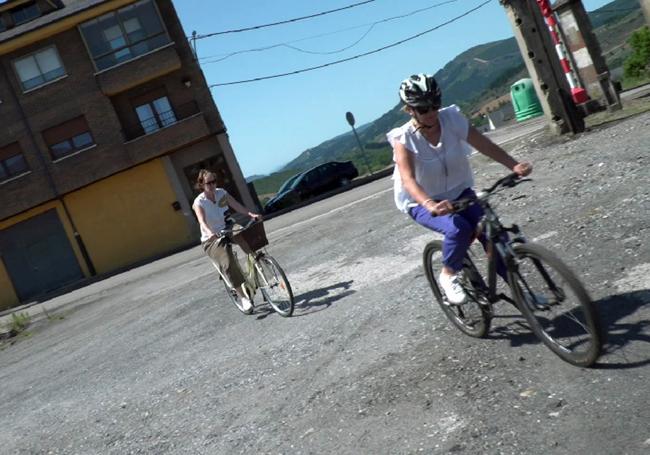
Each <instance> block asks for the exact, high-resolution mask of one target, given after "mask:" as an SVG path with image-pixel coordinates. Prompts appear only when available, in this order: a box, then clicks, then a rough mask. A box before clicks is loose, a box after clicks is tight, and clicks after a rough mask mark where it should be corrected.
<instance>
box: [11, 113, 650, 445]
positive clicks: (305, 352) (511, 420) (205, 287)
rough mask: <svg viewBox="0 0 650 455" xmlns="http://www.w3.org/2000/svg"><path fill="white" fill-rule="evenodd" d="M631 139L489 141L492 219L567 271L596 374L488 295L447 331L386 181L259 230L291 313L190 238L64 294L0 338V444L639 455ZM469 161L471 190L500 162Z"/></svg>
mask: <svg viewBox="0 0 650 455" xmlns="http://www.w3.org/2000/svg"><path fill="white" fill-rule="evenodd" d="M648 144H650V114H642V115H639V116H636V117H633V118H629V119H627V120H625V121H622V122H619V123H615V124H610V125H604V126H601V127H599V128H598V129H596V130H594V131H591V132H589V133H585V134H583V135H580V136H577V137H575V138H559V139H558V138H550V137H547V136H545V135H537V136H535V137H533V138H528V139H526V140H525V141H520V142H517V143H515V144H511V147H510V148H511V149H512V153H513V154H514V155H515V156H517V157H518V158H520V159H527V160H530V161H532V162H533V164H534V166H535V172H534V174H533V177H534V179H535V180H534V182H532V183H530V184H528V185H521V186H519V187H517V188H515V189H513V190H512V191H511V192H509V193H507V195H506V196H504V197H503V198H502V199H501V202H500V203H499V204H497V211H498V212H499V213H500V215H501V216H502V219H503V220H504V221H514V222H517V223H518V224H519V225H520V226H522V228H523V229H524V232H526V234H527V235H528V237H529V238H534V239H537V240H539V242H540V243H542V244H544V245H545V246H547V247H548V248H550V249H552V250H554V251H555V252H556V253H558V255H560V256H561V257H562V258H563V259H565V261H566V262H567V263H568V264H569V265H570V266H571V267H572V268H573V269H574V270H575V271H576V272H578V274H579V275H580V276H581V278H582V279H583V281H584V283H585V285H586V287H587V288H588V289H589V292H590V294H591V296H592V298H593V299H594V301H595V302H596V305H597V306H598V308H599V310H600V312H601V318H602V321H603V326H604V327H606V330H607V333H608V339H607V343H606V351H605V354H604V355H603V356H602V358H601V360H600V362H599V364H598V365H597V366H596V368H593V369H580V368H576V367H572V366H570V365H568V364H566V363H564V362H562V361H561V360H560V359H559V358H557V357H556V356H554V355H553V354H552V353H551V352H550V351H549V350H548V349H546V348H545V347H544V346H543V345H541V344H540V343H539V342H538V341H537V340H536V339H535V337H534V336H533V335H531V333H530V331H529V330H528V328H527V326H526V324H525V322H524V320H523V319H522V317H521V316H520V315H517V314H516V313H515V311H514V309H512V307H510V306H509V305H500V306H498V307H497V308H496V311H497V317H496V319H495V320H494V321H493V326H492V330H491V332H490V335H489V337H488V338H487V339H483V340H476V339H472V338H469V337H466V336H464V335H462V334H461V333H460V332H458V331H457V330H456V329H454V328H453V327H452V326H451V324H450V323H449V322H448V321H447V320H446V319H445V318H444V316H443V315H442V312H441V311H440V310H439V309H438V308H437V307H436V306H435V305H433V304H432V295H431V291H430V290H429V288H428V285H427V283H426V279H425V277H424V274H423V272H422V268H421V252H422V249H423V247H424V245H425V244H426V242H427V241H429V240H430V239H431V238H432V237H433V236H432V235H431V234H430V233H428V232H427V231H425V230H424V229H423V228H421V227H419V226H417V225H415V224H414V223H412V222H411V221H410V220H408V219H407V218H405V217H404V216H402V215H401V214H400V213H399V212H398V211H397V210H396V209H395V208H394V206H393V203H392V194H391V192H390V190H389V186H390V181H388V180H386V190H385V191H381V192H379V193H377V194H376V195H375V196H373V197H370V198H366V199H363V200H360V201H358V203H356V204H354V205H353V206H350V207H346V208H345V209H341V210H337V211H333V212H330V213H328V214H325V215H323V216H320V217H318V218H315V219H313V220H312V221H311V222H307V223H302V224H300V225H299V226H298V225H296V226H295V227H290V228H285V229H279V230H277V231H275V232H272V233H271V234H270V239H271V246H270V248H269V250H270V252H271V253H272V254H273V255H274V256H275V257H276V258H277V259H278V260H279V261H280V263H281V264H282V265H283V266H284V267H285V269H286V271H287V272H288V275H289V278H290V280H291V283H292V286H293V288H294V293H295V295H296V300H297V302H298V306H297V309H296V312H295V315H294V317H292V318H289V319H284V318H281V317H279V316H278V315H276V314H274V313H271V312H269V311H268V310H267V308H266V307H264V306H260V307H259V308H258V309H257V311H256V313H255V314H254V315H253V316H243V315H241V314H239V313H237V312H236V310H234V308H232V307H230V306H227V305H228V303H227V300H226V296H225V294H224V292H223V290H222V288H221V287H220V286H221V285H220V283H219V282H218V281H217V280H215V276H214V272H213V271H212V269H211V265H210V264H208V263H207V262H206V260H205V259H204V258H203V257H202V256H201V252H200V251H199V249H198V248H197V249H194V250H190V251H188V252H184V253H181V254H179V255H176V256H174V257H172V258H168V259H166V260H163V261H162V262H158V263H154V264H151V265H149V266H145V267H142V268H139V269H136V270H134V271H131V272H128V273H125V274H122V275H119V276H115V277H112V278H110V279H108V280H105V281H103V282H101V283H95V284H94V285H92V286H89V287H87V288H84V289H81V290H78V291H75V292H74V293H72V294H70V295H68V296H66V297H65V298H66V299H68V301H70V302H73V303H74V302H75V301H76V305H68V306H66V307H62V309H60V310H58V311H53V312H51V314H50V318H49V319H44V320H43V321H42V322H41V323H40V324H39V325H38V326H36V327H33V328H32V329H30V332H29V333H28V335H27V336H19V337H17V338H14V339H12V340H11V341H10V342H4V344H2V351H0V381H1V383H2V388H1V389H0V401H1V402H2V403H3V406H2V413H1V415H0V441H2V446H1V447H2V449H0V451H1V452H2V453H11V454H32V453H33V454H37V453H38V454H41V453H46V454H49V453H51V454H127V453H151V454H159V453H173V454H216V453H219V454H221V453H223V454H235V453H273V454H279V453H283V454H289V453H290V454H298V453H301V454H308V453H341V454H343V453H350V454H352V453H354V454H358V453H368V454H375V453H391V454H410V453H436V454H437V453H451V452H453V453H468V454H475V453H490V454H498V453H503V454H520V453H527V454H555V453H557V454H566V453H574V454H583V453H584V454H587V453H589V454H601V453H602V454H610V453H627V454H645V453H648V452H649V451H650V431H649V430H648V425H647V422H648V421H650V411H649V409H650V407H649V406H648V405H649V404H650V400H649V399H648V394H647V391H646V387H647V384H648V380H649V379H650V368H649V366H648V364H649V363H650V350H649V349H648V344H647V343H648V341H649V340H650V329H649V328H648V324H649V323H650V309H649V304H650V278H648V277H649V276H650V249H649V247H648V242H647V237H648V229H649V228H650V221H649V216H648V214H649V213H650V197H649V192H650V185H649V183H650V182H649V177H650V171H649V170H648V164H649V163H648V160H649V155H650V154H649V153H648V148H649V146H648ZM474 168H475V170H476V179H477V186H478V187H483V186H487V185H488V184H489V183H491V182H492V181H493V180H494V179H496V178H497V177H499V176H501V175H503V174H504V170H503V169H502V168H500V167H499V165H497V164H495V163H489V162H487V161H486V160H485V159H483V158H482V157H476V159H475V161H474ZM352 191H354V190H352ZM258 301H259V297H258ZM44 306H45V307H46V308H47V306H48V302H46V303H45V304H44ZM52 307H54V305H52Z"/></svg>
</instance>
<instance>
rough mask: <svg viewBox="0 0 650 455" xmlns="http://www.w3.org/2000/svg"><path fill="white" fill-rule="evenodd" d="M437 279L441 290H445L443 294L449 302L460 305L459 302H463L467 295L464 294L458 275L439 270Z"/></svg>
mask: <svg viewBox="0 0 650 455" xmlns="http://www.w3.org/2000/svg"><path fill="white" fill-rule="evenodd" d="M439 281H440V286H442V290H443V291H445V295H446V296H447V300H448V301H449V303H451V304H453V305H460V304H461V303H465V300H466V299H467V295H466V294H465V290H464V289H463V287H462V286H461V285H460V282H459V281H458V275H447V274H446V273H442V272H441V273H440V277H439Z"/></svg>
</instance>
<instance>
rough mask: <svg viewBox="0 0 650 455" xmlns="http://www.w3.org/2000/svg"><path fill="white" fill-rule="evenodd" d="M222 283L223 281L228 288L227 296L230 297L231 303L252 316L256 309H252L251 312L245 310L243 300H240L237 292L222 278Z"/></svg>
mask: <svg viewBox="0 0 650 455" xmlns="http://www.w3.org/2000/svg"><path fill="white" fill-rule="evenodd" d="M221 281H223V286H224V287H225V288H226V294H227V295H228V298H229V299H230V302H231V303H232V304H233V305H235V307H236V308H237V309H238V310H239V311H241V312H242V313H244V314H251V313H252V312H253V310H254V307H251V308H250V309H249V310H244V307H243V306H242V304H241V300H239V296H238V295H237V292H236V291H235V290H234V289H233V288H231V287H230V286H228V283H226V281H225V280H224V279H223V278H221Z"/></svg>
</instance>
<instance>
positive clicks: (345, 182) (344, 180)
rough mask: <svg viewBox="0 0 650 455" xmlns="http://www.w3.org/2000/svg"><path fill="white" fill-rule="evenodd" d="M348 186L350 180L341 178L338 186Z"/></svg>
mask: <svg viewBox="0 0 650 455" xmlns="http://www.w3.org/2000/svg"><path fill="white" fill-rule="evenodd" d="M349 184H350V179H349V178H346V177H344V178H342V179H341V182H340V186H348V185H349Z"/></svg>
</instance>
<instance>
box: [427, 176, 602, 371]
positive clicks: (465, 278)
mask: <svg viewBox="0 0 650 455" xmlns="http://www.w3.org/2000/svg"><path fill="white" fill-rule="evenodd" d="M527 181H530V179H520V178H519V177H518V176H517V174H510V175H508V176H506V177H503V178H501V179H499V180H497V181H496V183H494V185H492V186H491V187H490V188H487V189H484V190H483V191H480V192H478V193H477V194H476V197H475V198H466V199H461V200H458V201H455V202H453V203H452V205H453V207H454V212H460V211H462V210H464V209H466V208H467V207H469V206H470V205H471V204H479V205H480V206H481V207H482V208H483V211H484V216H483V217H482V219H481V221H480V222H479V225H478V226H477V230H476V234H475V240H478V239H479V236H483V237H482V238H483V239H484V241H485V243H486V248H485V250H486V251H485V253H486V254H487V257H486V256H485V254H484V253H481V255H482V256H483V258H484V260H483V262H487V272H486V273H481V272H479V268H478V267H477V264H478V263H479V262H480V261H481V260H482V258H480V257H479V256H478V255H477V254H476V253H475V252H474V250H475V248H471V249H470V250H469V251H468V254H466V255H465V257H464V259H463V269H462V270H461V271H460V272H459V281H460V283H461V285H462V287H463V289H464V290H465V293H466V294H467V298H466V300H465V302H464V303H462V304H459V305H455V304H451V303H450V302H449V301H448V300H447V298H446V296H445V294H444V292H443V290H442V287H441V286H440V284H439V283H438V281H437V280H438V272H439V271H440V268H441V267H442V263H441V261H440V259H439V257H441V256H442V242H441V241H438V240H434V241H432V242H429V243H428V244H427V245H426V247H425V249H424V255H423V262H424V269H425V273H426V276H427V279H428V281H429V284H430V286H431V289H432V291H433V294H434V296H435V298H436V300H437V302H438V304H439V305H440V307H441V308H442V310H443V312H444V314H445V316H447V318H448V319H449V320H450V321H451V322H452V323H453V324H454V325H455V326H456V327H457V328H458V329H460V330H461V331H462V332H464V333H465V334H467V335H469V336H472V337H477V338H482V337H485V336H486V335H487V333H488V331H489V329H490V322H491V319H492V317H493V314H494V313H493V305H494V304H495V303H496V302H498V301H500V300H503V301H507V302H510V303H511V304H513V305H514V306H515V307H516V308H518V309H519V311H520V312H521V313H522V314H523V315H524V317H525V318H526V320H527V321H528V323H529V325H530V328H531V329H532V331H533V333H534V334H535V335H536V336H537V337H538V338H539V339H540V340H541V341H542V342H543V343H544V344H545V345H546V346H547V347H548V348H549V349H550V350H551V351H553V352H554V353H555V354H556V355H558V356H559V357H560V358H561V359H563V360H564V361H566V362H568V363H570V364H572V365H576V366H582V367H587V366H590V365H592V364H593V363H594V362H595V361H596V359H598V357H599V355H600V352H601V348H602V346H601V345H602V332H601V327H600V321H599V317H598V314H597V310H596V308H595V307H594V305H593V304H592V301H591V298H590V297H589V294H588V293H587V291H586V290H585V288H584V286H583V285H582V283H581V282H580V280H579V279H578V278H577V277H576V275H575V274H574V273H573V272H572V271H571V270H570V269H569V268H568V267H567V266H566V265H565V264H564V263H563V262H562V261H561V260H560V259H559V258H558V257H557V256H556V255H555V254H553V253H552V252H551V251H549V250H547V249H546V248H544V247H542V246H541V245H537V244H535V243H532V242H528V241H527V240H526V239H525V237H524V236H523V234H522V233H521V230H520V229H519V227H518V226H517V225H516V224H512V225H511V226H504V225H503V224H502V223H501V221H500V220H499V217H498V216H497V214H496V212H495V211H494V209H493V207H492V206H491V205H490V203H489V198H490V197H492V196H493V195H495V194H497V193H499V192H500V191H502V190H504V189H506V188H512V187H514V186H516V185H518V184H520V183H523V182H527ZM510 234H512V235H510ZM474 243H475V244H476V242H474ZM497 261H502V264H504V265H505V269H506V271H507V274H506V275H507V280H506V284H507V285H508V287H509V289H510V295H511V296H508V295H506V294H504V293H498V292H497V263H498V262H497ZM486 279H487V281H486Z"/></svg>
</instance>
